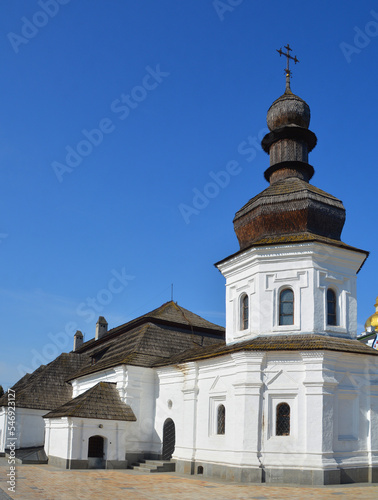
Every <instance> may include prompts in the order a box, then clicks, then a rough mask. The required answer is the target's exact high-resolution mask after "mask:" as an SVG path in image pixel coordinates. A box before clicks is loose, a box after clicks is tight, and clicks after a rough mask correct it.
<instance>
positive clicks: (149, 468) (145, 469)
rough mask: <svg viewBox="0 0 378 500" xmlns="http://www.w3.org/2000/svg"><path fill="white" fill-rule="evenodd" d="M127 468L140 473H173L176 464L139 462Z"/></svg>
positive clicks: (153, 461) (156, 461) (151, 461)
mask: <svg viewBox="0 0 378 500" xmlns="http://www.w3.org/2000/svg"><path fill="white" fill-rule="evenodd" d="M129 468H130V469H133V470H134V471H138V472H142V473H154V472H174V471H175V470H176V464H175V462H171V461H169V460H140V461H139V462H137V463H134V464H132V465H131V466H130V467H129Z"/></svg>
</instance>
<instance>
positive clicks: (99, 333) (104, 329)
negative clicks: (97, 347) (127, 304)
mask: <svg viewBox="0 0 378 500" xmlns="http://www.w3.org/2000/svg"><path fill="white" fill-rule="evenodd" d="M107 333H108V323H107V321H106V319H105V318H104V316H100V317H99V318H98V321H97V323H96V336H95V340H99V339H100V338H101V337H104V335H106V334H107Z"/></svg>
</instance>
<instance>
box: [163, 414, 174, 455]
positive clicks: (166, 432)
mask: <svg viewBox="0 0 378 500" xmlns="http://www.w3.org/2000/svg"><path fill="white" fill-rule="evenodd" d="M175 444H176V431H175V423H174V422H173V420H172V419H171V418H167V420H166V421H165V422H164V427H163V453H162V459H163V460H170V459H171V458H172V455H173V452H174V451H175Z"/></svg>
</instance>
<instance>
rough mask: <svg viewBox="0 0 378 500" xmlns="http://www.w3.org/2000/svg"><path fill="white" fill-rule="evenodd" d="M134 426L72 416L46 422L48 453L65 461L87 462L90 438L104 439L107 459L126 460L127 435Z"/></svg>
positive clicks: (46, 446) (46, 447)
mask: <svg viewBox="0 0 378 500" xmlns="http://www.w3.org/2000/svg"><path fill="white" fill-rule="evenodd" d="M133 423H134V422H123V421H115V420H98V419H87V418H85V419H80V418H71V417H62V418H52V419H46V426H45V432H46V437H45V451H46V454H47V455H48V456H52V457H58V458H62V459H71V460H87V459H88V440H89V438H90V437H91V436H102V437H103V438H104V459H105V460H120V461H123V460H125V453H126V433H127V430H128V427H129V426H131V425H132V424H133ZM100 426H101V427H100Z"/></svg>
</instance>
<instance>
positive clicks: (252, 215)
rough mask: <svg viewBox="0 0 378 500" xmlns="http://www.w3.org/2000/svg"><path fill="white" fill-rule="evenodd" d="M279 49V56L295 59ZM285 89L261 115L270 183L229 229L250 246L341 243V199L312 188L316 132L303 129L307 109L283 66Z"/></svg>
mask: <svg viewBox="0 0 378 500" xmlns="http://www.w3.org/2000/svg"><path fill="white" fill-rule="evenodd" d="M285 48H286V49H288V52H287V54H284V53H283V52H282V51H281V49H280V50H279V51H278V52H279V53H280V55H286V57H287V58H288V61H289V59H291V60H294V61H295V62H299V61H298V60H297V58H296V57H295V58H293V57H292V56H290V54H289V50H291V49H290V48H289V46H287V47H285ZM285 74H286V90H285V92H284V94H283V95H281V97H279V98H278V99H276V100H275V101H274V102H273V104H272V105H271V106H270V108H269V110H268V113H267V124H268V127H269V130H270V132H269V133H268V134H266V135H265V137H264V138H263V140H262V142H261V145H262V148H263V150H264V151H265V152H266V153H267V154H269V158H270V166H269V168H267V169H266V171H265V174H264V176H265V179H266V180H267V181H268V182H269V184H270V186H269V187H268V188H267V189H265V190H264V191H262V192H261V193H260V194H258V195H257V196H255V197H254V198H252V199H251V200H249V202H248V203H247V204H246V205H244V206H243V207H242V208H241V209H240V210H239V211H238V212H237V213H236V214H235V218H234V229H235V232H236V235H237V238H238V240H239V244H240V248H241V250H243V249H244V248H248V247H250V246H252V245H255V244H267V243H274V242H281V243H284V242H288V241H309V240H311V241H313V240H314V239H315V240H318V241H319V240H320V241H324V239H327V240H328V241H330V240H332V242H333V243H336V242H337V244H339V243H341V241H340V238H341V232H342V229H343V227H344V222H345V208H344V206H343V203H342V201H341V200H339V199H337V198H335V197H334V196H332V195H331V194H329V193H326V192H325V191H322V190H321V189H318V188H317V187H315V186H312V185H311V184H310V183H309V181H310V180H311V178H312V176H313V175H314V168H313V167H312V166H311V165H310V164H309V163H308V155H309V153H310V152H311V151H312V150H313V148H314V147H315V146H316V143H317V139H316V135H315V134H314V133H313V132H311V130H309V128H308V127H309V124H310V107H309V106H308V104H307V103H306V102H305V101H304V100H303V99H301V98H300V97H298V96H296V95H295V94H293V92H292V91H291V88H290V76H291V72H290V70H289V67H288V65H287V67H286V70H285Z"/></svg>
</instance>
